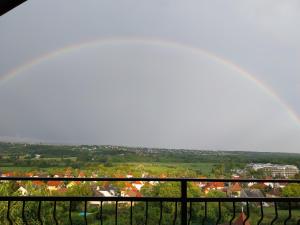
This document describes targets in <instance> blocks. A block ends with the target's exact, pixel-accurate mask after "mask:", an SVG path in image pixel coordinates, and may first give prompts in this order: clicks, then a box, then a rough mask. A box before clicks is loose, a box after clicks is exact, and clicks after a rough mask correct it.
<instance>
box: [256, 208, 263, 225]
mask: <svg viewBox="0 0 300 225" xmlns="http://www.w3.org/2000/svg"><path fill="white" fill-rule="evenodd" d="M263 219H264V207H263V202H260V219H259V221H258V222H257V225H260V224H261V222H262V221H263Z"/></svg>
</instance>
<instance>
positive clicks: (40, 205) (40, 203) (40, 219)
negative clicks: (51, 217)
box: [38, 201, 43, 225]
mask: <svg viewBox="0 0 300 225" xmlns="http://www.w3.org/2000/svg"><path fill="white" fill-rule="evenodd" d="M41 208H42V202H41V201H39V206H38V220H39V222H40V224H41V225H43V220H42V218H41Z"/></svg>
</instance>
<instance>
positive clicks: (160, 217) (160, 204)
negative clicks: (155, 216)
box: [158, 201, 163, 225]
mask: <svg viewBox="0 0 300 225" xmlns="http://www.w3.org/2000/svg"><path fill="white" fill-rule="evenodd" d="M159 208H160V214H159V222H158V224H159V225H161V221H162V214H163V212H162V210H163V207H162V201H160V202H159Z"/></svg>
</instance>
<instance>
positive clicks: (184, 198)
mask: <svg viewBox="0 0 300 225" xmlns="http://www.w3.org/2000/svg"><path fill="white" fill-rule="evenodd" d="M181 225H187V181H186V180H181Z"/></svg>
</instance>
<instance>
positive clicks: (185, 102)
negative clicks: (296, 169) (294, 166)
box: [0, 0, 300, 153]
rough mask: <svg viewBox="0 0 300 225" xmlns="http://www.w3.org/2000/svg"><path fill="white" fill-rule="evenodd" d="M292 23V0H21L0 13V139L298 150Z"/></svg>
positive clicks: (298, 61) (299, 18) (296, 8)
mask: <svg viewBox="0 0 300 225" xmlns="http://www.w3.org/2000/svg"><path fill="white" fill-rule="evenodd" d="M299 27H300V2H299V1H298V0H290V1H279V0H249V1H248V0H245V1H238V0H236V1H230V0H228V1H217V0H216V1H214V0H207V1H198V0H197V1H192V0H191V1H177V0H172V1H171V0H162V1H141V0H123V1H111V0H110V1H108V0H107V1H99V0H88V1H87V0H76V1H74V0H64V1H61V0H43V1H40V0H28V2H26V3H24V4H23V5H21V6H20V7H18V8H16V9H15V10H13V11H11V12H9V13H8V14H5V15H4V16H2V17H1V18H0V140H37V141H44V142H53V143H76V144H78V143H87V144H116V145H130V146H148V147H169V148H192V149H214V150H217V149H222V150H252V151H282V152H299V153H300V122H299V116H298V115H300V104H299V102H300V42H299V40H300V29H299ZM96 39H99V40H100V39H114V40H115V41H110V42H105V43H104V42H101V41H99V42H98V43H95V44H93V45H86V46H85V47H84V46H83V47H81V48H77V49H76V48H73V49H72V50H69V51H65V52H64V53H63V54H54V55H51V57H50V56H49V57H44V58H41V57H40V56H45V55H46V54H48V53H50V52H53V51H56V50H57V49H61V48H64V47H65V46H70V45H76V44H78V43H86V42H89V41H90V40H96ZM116 39H122V40H123V41H117V40H116ZM153 40H156V41H153ZM175 42H176V43H180V45H178V44H174V43H175ZM172 43H173V44H172ZM184 46H190V47H191V48H187V47H184ZM192 48H194V50H192ZM196 48H199V49H202V50H204V51H206V52H210V53H209V54H206V53H203V52H202V53H201V52H200V51H196V50H195V49H196ZM211 54H213V55H216V56H218V57H220V58H222V59H224V60H225V61H228V62H232V63H234V64H236V65H237V66H238V67H240V68H243V69H244V70H245V71H248V73H249V74H252V76H253V79H257V80H259V81H260V82H261V83H262V84H264V85H265V87H266V88H267V89H269V90H273V92H274V93H275V94H276V95H277V99H276V98H274V96H272V95H270V93H269V91H266V89H262V88H261V87H260V86H258V85H257V83H255V82H253V81H251V80H249V79H247V78H245V74H241V72H240V71H238V70H236V69H234V68H233V67H232V66H230V65H228V64H227V65H226V63H225V64H224V63H220V60H215V59H214V57H211V56H210V55H211ZM38 58H39V59H40V60H35V62H36V63H32V64H30V66H27V67H24V66H23V67H22V65H29V64H28V62H31V61H32V60H34V59H38ZM41 59H43V60H41ZM15 68H23V70H20V71H19V72H18V73H17V74H15V76H14V77H13V78H10V79H4V77H5V76H7V75H9V74H11V72H10V71H11V70H14V69H15ZM278 98H279V99H281V100H280V101H281V102H280V101H278ZM291 111H293V112H294V117H295V116H297V117H298V120H297V119H295V118H293V117H292V116H291Z"/></svg>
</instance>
